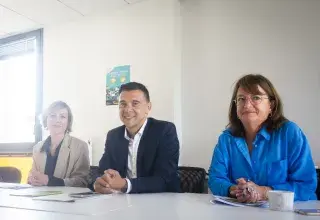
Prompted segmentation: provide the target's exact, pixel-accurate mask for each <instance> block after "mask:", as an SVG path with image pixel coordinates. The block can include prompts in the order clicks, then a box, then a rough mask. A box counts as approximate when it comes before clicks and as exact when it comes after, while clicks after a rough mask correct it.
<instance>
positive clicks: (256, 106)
mask: <svg viewBox="0 0 320 220" xmlns="http://www.w3.org/2000/svg"><path fill="white" fill-rule="evenodd" d="M258 90H259V92H260V94H257V95H254V94H250V93H248V92H246V91H245V90H244V89H243V88H241V87H240V88H239V89H238V92H237V96H236V105H237V116H238V118H239V119H240V120H241V122H242V124H244V125H248V124H255V125H261V124H262V123H263V122H264V121H265V120H267V118H268V117H269V115H270V113H271V112H272V110H271V102H270V100H269V97H268V95H267V93H266V92H265V91H264V90H263V89H262V88H261V87H260V86H258Z"/></svg>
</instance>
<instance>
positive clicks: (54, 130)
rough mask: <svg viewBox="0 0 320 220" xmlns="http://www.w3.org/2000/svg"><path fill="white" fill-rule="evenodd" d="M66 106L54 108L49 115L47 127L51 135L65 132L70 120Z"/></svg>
mask: <svg viewBox="0 0 320 220" xmlns="http://www.w3.org/2000/svg"><path fill="white" fill-rule="evenodd" d="M68 117H69V115H68V110H67V109H66V108H62V109H59V108H58V109H54V110H53V111H52V112H50V114H49V115H48V117H47V127H48V130H49V132H50V134H51V135H58V134H64V133H65V132H66V130H67V127H68V121H69V118H68Z"/></svg>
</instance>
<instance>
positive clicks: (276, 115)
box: [227, 74, 287, 137]
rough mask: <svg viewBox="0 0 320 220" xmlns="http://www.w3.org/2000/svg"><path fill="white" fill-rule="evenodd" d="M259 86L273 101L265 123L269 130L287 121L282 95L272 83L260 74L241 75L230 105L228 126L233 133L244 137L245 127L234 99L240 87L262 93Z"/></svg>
mask: <svg viewBox="0 0 320 220" xmlns="http://www.w3.org/2000/svg"><path fill="white" fill-rule="evenodd" d="M258 86H260V87H261V88H262V89H263V90H264V91H266V93H267V95H268V97H269V100H270V102H271V108H272V109H271V111H272V112H271V115H270V117H268V119H267V120H266V121H265V122H264V123H263V124H264V125H266V126H267V130H268V131H272V130H275V129H278V128H280V127H281V125H282V124H283V123H284V122H286V121H287V119H286V118H285V117H284V115H283V105H282V102H281V99H280V96H279V94H278V92H277V90H276V89H275V87H274V86H273V85H272V83H271V82H270V81H269V80H268V79H267V78H266V77H264V76H262V75H260V74H248V75H245V76H243V77H241V78H240V79H239V80H238V81H237V82H236V84H235V86H234V90H233V94H232V98H231V102H230V107H229V124H228V125H227V128H230V129H231V133H232V135H234V136H241V137H244V127H243V124H242V122H241V121H240V119H239V118H238V116H237V105H236V103H235V101H234V100H235V99H236V96H237V92H238V89H239V88H240V87H241V88H243V89H244V90H245V91H247V92H249V93H251V94H254V95H261V92H260V91H259V90H258Z"/></svg>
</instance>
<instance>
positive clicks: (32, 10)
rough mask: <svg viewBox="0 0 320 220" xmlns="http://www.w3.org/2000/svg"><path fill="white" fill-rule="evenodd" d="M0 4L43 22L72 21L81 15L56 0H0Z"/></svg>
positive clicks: (48, 23) (44, 23)
mask: <svg viewBox="0 0 320 220" xmlns="http://www.w3.org/2000/svg"><path fill="white" fill-rule="evenodd" d="M0 4H2V5H4V6H5V7H8V8H10V9H11V10H13V11H15V12H17V13H19V14H21V15H24V16H26V17H28V18H30V19H31V20H33V21H35V22H37V23H40V24H43V25H50V24H57V23H61V22H68V21H73V20H76V19H79V18H82V17H83V16H82V15H81V14H80V13H79V12H76V11H74V10H72V9H70V8H68V7H67V6H65V5H64V4H62V3H61V2H59V1H57V0H0Z"/></svg>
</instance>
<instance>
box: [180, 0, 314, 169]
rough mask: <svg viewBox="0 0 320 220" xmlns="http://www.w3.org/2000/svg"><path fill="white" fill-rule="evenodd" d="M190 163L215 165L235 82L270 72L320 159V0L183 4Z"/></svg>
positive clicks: (188, 0) (185, 153)
mask: <svg viewBox="0 0 320 220" xmlns="http://www.w3.org/2000/svg"><path fill="white" fill-rule="evenodd" d="M182 6H183V7H182V12H181V13H182V106H183V107H182V109H183V110H182V130H183V133H182V138H183V148H182V155H181V162H182V163H183V164H189V165H197V166H202V167H205V168H208V167H209V164H210V161H211V156H212V151H213V148H214V146H215V144H216V141H217V137H218V136H219V134H220V133H221V131H222V130H223V129H224V127H225V125H226V124H227V115H228V107H229V102H230V97H231V92H232V85H233V83H234V82H235V81H236V80H237V79H238V78H239V77H240V76H242V75H243V74H246V73H262V74H264V75H265V76H267V77H268V78H269V79H270V80H271V81H272V82H273V83H274V85H275V86H276V89H277V90H278V92H279V93H280V95H281V97H282V99H283V102H284V108H285V116H287V117H288V118H289V119H291V120H293V121H295V122H297V123H298V125H299V126H300V127H301V128H302V129H303V130H304V132H305V133H306V135H307V137H308V139H309V141H310V144H311V147H312V151H313V157H314V159H315V160H317V161H320V142H319V135H320V126H319V125H320V116H319V109H320V28H319V27H320V26H319V24H320V23H319V21H320V13H319V11H320V1H312V0H311V1H303V0H296V1H292V0H277V1H276V0H268V1H267V0H233V1H232V0H227V1H226V0H208V1H205V0H185V1H183V4H182Z"/></svg>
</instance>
